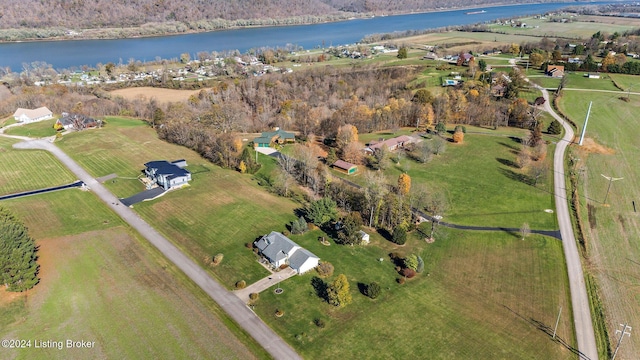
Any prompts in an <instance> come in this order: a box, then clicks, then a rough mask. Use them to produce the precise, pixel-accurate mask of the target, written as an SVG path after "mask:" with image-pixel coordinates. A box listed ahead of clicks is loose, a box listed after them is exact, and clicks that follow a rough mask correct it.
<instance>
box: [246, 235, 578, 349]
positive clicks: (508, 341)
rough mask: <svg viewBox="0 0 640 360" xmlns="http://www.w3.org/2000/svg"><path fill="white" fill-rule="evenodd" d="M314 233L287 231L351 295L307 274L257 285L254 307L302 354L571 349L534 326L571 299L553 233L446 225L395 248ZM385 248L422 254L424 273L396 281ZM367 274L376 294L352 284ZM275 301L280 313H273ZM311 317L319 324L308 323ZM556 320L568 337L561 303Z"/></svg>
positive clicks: (546, 322)
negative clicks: (321, 289)
mask: <svg viewBox="0 0 640 360" xmlns="http://www.w3.org/2000/svg"><path fill="white" fill-rule="evenodd" d="M320 235H321V233H320V232H318V231H317V230H316V231H313V232H311V233H308V234H305V235H303V236H292V239H293V240H294V241H297V242H298V243H299V244H301V245H302V246H304V247H305V248H308V249H309V250H311V251H312V252H313V253H315V254H316V255H318V256H319V257H320V258H322V259H328V260H329V261H331V262H332V263H333V265H334V266H335V272H334V277H335V276H337V275H338V274H341V273H342V274H345V275H346V276H347V278H348V279H349V282H350V285H351V294H352V296H353V303H352V304H350V305H347V306H346V307H345V308H342V309H340V308H336V307H334V306H331V305H329V304H327V303H326V302H324V301H323V300H322V299H320V298H319V297H318V296H317V295H316V293H315V290H314V288H313V286H312V285H311V281H312V278H313V277H314V276H315V275H316V274H315V273H310V274H305V275H304V276H300V277H294V278H291V279H289V280H287V281H286V282H284V283H283V284H282V286H281V287H282V288H283V289H284V292H283V293H282V294H280V295H276V294H274V293H273V291H265V292H263V293H262V294H260V299H259V300H258V301H257V302H256V306H255V310H256V311H257V312H258V314H260V316H261V318H263V319H265V321H267V323H268V324H269V325H270V326H271V327H273V328H275V329H276V330H277V331H278V332H279V333H280V334H281V335H282V336H283V337H284V338H285V340H286V341H288V342H289V343H291V344H293V345H294V346H295V347H296V348H297V349H299V351H300V353H301V354H302V355H303V356H304V357H305V358H310V359H315V358H321V357H322V358H348V359H350V358H361V359H372V358H380V359H389V358H396V359H397V358H429V359H463V358H465V359H493V358H496V355H497V354H500V355H499V356H498V357H499V358H505V359H507V358H508V359H530V358H534V359H574V358H575V355H574V354H573V353H571V352H570V351H569V350H567V349H566V348H565V347H563V346H562V345H560V344H559V343H556V342H554V341H552V340H551V337H550V336H549V335H547V334H545V333H544V332H543V331H541V330H540V329H539V326H540V327H551V328H552V327H553V325H554V323H555V316H556V315H557V312H558V308H559V306H563V308H564V309H569V308H570V305H569V298H568V290H567V288H566V281H567V280H566V270H565V265H564V260H563V256H562V245H561V243H560V242H559V241H557V240H553V239H548V238H542V237H530V238H528V239H527V240H525V241H522V240H520V239H519V238H518V237H517V235H516V236H513V235H511V234H506V233H475V232H458V231H450V230H446V231H445V233H444V234H443V240H438V241H436V242H435V243H434V244H427V243H425V242H424V241H420V240H417V239H414V238H410V240H409V241H408V242H407V244H406V245H405V246H403V247H396V246H394V244H392V243H390V242H388V241H386V240H383V239H382V238H380V237H379V236H372V240H371V241H372V242H371V244H370V245H368V246H356V247H350V246H340V245H336V244H333V243H332V245H331V246H328V247H327V246H324V245H321V244H320V243H319V242H318V241H317V240H316V239H317V237H318V236H320ZM391 251H398V252H400V253H401V254H404V255H407V254H410V253H416V254H420V255H421V256H422V258H423V259H424V261H425V270H424V272H423V273H422V274H419V275H418V276H417V277H416V278H414V279H409V280H408V281H407V283H406V284H404V285H400V284H398V283H397V282H396V278H397V277H399V275H398V273H397V272H396V271H395V270H394V266H393V264H392V263H391V261H390V259H389V256H388V253H389V252H391ZM380 258H382V259H383V261H382V262H380V261H379V259H380ZM332 279H333V278H330V279H327V280H325V281H328V282H330V281H332ZM371 281H376V282H378V283H379V284H380V285H381V287H382V293H381V296H380V297H379V298H378V299H376V300H371V299H369V298H367V297H365V296H364V295H362V294H361V293H360V291H359V290H358V289H359V285H358V284H359V283H365V284H368V283H369V282H371ZM276 309H280V310H283V311H284V312H285V314H284V316H283V317H281V318H276V317H275V316H274V312H275V310H276ZM317 318H319V319H322V320H323V321H324V322H325V324H326V326H325V327H324V328H320V327H318V326H316V325H315V324H314V320H315V319H317ZM558 329H559V330H558V335H559V336H560V337H561V338H562V339H563V340H564V341H566V342H567V343H569V344H574V341H573V340H572V339H573V327H572V322H571V315H570V314H569V313H568V312H564V317H563V318H562V319H561V323H560V325H559V327H558ZM551 331H553V330H551ZM516 344H517V345H516Z"/></svg>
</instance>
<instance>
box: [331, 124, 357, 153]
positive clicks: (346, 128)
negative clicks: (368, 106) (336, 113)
mask: <svg viewBox="0 0 640 360" xmlns="http://www.w3.org/2000/svg"><path fill="white" fill-rule="evenodd" d="M357 141H358V128H356V127H355V126H353V125H351V124H346V125H342V126H340V127H339V128H338V133H337V134H336V143H337V145H338V148H339V149H340V150H342V149H344V147H345V146H347V145H348V144H350V143H352V142H357Z"/></svg>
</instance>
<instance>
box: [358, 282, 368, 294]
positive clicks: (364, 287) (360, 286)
mask: <svg viewBox="0 0 640 360" xmlns="http://www.w3.org/2000/svg"><path fill="white" fill-rule="evenodd" d="M358 291H360V294H362V295H364V296H367V284H365V283H361V282H359V283H358Z"/></svg>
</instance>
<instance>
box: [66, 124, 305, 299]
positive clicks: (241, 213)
mask: <svg viewBox="0 0 640 360" xmlns="http://www.w3.org/2000/svg"><path fill="white" fill-rule="evenodd" d="M121 122H122V123H124V124H127V125H129V126H126V127H122V126H120V125H119V124H120V123H121ZM108 123H109V124H110V125H108V126H106V127H104V128H102V129H99V130H96V131H85V132H82V133H74V134H70V135H68V136H65V137H64V139H63V140H62V141H60V142H59V146H60V147H61V148H62V149H63V150H65V151H66V152H67V154H69V155H70V156H71V157H73V158H74V159H75V160H76V161H78V163H80V164H81V165H82V166H83V167H84V168H85V169H86V170H87V171H88V172H89V173H90V174H92V175H93V176H96V177H99V176H104V175H107V174H111V173H114V172H116V173H117V174H118V175H119V176H120V177H119V178H117V179H114V180H109V181H107V182H106V183H105V185H106V186H107V187H108V188H109V189H110V190H111V191H113V192H114V193H115V194H116V195H117V196H120V197H125V196H130V195H133V194H134V193H136V192H140V191H142V190H144V187H143V186H142V184H141V183H140V182H139V181H138V180H132V179H131V178H135V177H136V176H137V175H138V174H140V171H141V170H142V169H143V168H144V165H143V164H144V163H146V162H147V161H151V160H161V159H167V160H175V159H186V160H187V162H188V164H189V166H188V167H187V168H188V169H190V170H191V171H192V172H193V174H192V176H193V180H192V181H191V182H190V186H189V187H187V188H185V189H181V190H178V191H173V192H169V193H167V194H166V195H164V196H162V197H161V198H159V199H156V200H154V201H151V202H143V203H140V204H136V205H134V209H135V210H136V211H137V212H138V213H140V215H141V216H142V217H143V218H144V219H145V220H146V221H148V222H149V223H150V224H152V225H153V226H154V227H155V228H156V229H157V230H158V231H160V232H162V233H163V234H164V235H165V236H167V238H169V239H171V240H172V241H173V242H174V243H175V244H176V245H177V246H178V247H180V248H182V249H183V250H185V251H186V253H187V254H189V255H190V256H191V257H192V258H193V259H194V260H195V261H197V262H199V263H200V264H201V265H203V266H205V267H208V266H209V265H208V263H207V261H209V260H210V259H211V258H213V256H214V255H216V254H218V253H222V254H223V255H224V261H223V262H222V264H221V265H220V266H218V267H215V268H211V271H212V272H213V273H214V274H215V275H216V277H217V278H218V279H219V280H220V281H221V282H222V284H223V285H225V286H227V287H229V288H231V287H232V286H233V284H235V283H236V282H237V281H238V280H245V281H247V282H248V283H251V282H253V281H256V280H258V279H260V278H262V277H264V276H266V275H267V274H268V272H267V271H266V270H265V269H264V268H262V267H260V266H258V265H257V264H256V262H255V257H254V255H253V253H251V252H250V251H246V250H247V249H246V248H245V246H244V244H245V243H248V242H252V241H254V240H255V239H256V238H257V237H259V236H262V235H264V234H267V233H269V232H271V231H272V230H280V231H282V230H285V225H286V224H288V223H289V222H290V221H291V220H293V219H294V218H295V215H294V211H293V210H294V209H295V208H296V207H298V206H300V205H299V204H296V203H294V202H292V201H291V200H288V199H285V198H281V197H278V196H276V195H272V194H270V193H268V192H266V191H265V190H264V189H263V188H261V187H259V186H258V185H257V184H256V183H255V181H253V180H252V179H251V176H250V175H242V174H240V173H238V172H236V171H230V170H224V169H221V168H219V167H217V166H215V165H213V164H210V163H207V162H206V161H205V160H204V159H202V158H200V156H199V155H198V154H196V153H195V152H193V151H191V150H188V149H186V148H184V147H181V146H177V145H172V144H168V143H165V142H163V141H161V140H159V139H158V138H157V136H156V134H155V131H154V130H153V129H151V128H149V127H148V126H146V125H144V123H143V122H141V121H136V120H124V119H119V120H117V119H110V120H108ZM132 124H134V125H132ZM135 124H137V125H135ZM268 161H271V160H268ZM114 181H115V182H114ZM243 222H246V225H244V226H243V225H242V224H243Z"/></svg>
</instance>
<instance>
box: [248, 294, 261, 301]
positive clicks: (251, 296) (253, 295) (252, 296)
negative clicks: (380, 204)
mask: <svg viewBox="0 0 640 360" xmlns="http://www.w3.org/2000/svg"><path fill="white" fill-rule="evenodd" d="M259 297H260V294H258V293H251V294H249V299H251V300H253V301H256V300H258V298H259Z"/></svg>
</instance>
